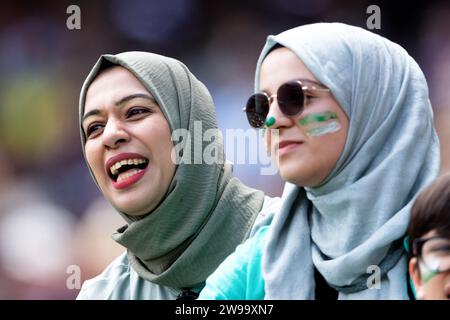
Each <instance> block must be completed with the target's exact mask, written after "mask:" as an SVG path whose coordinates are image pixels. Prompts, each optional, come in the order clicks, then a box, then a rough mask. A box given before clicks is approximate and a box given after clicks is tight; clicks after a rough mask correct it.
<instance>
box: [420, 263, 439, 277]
mask: <svg viewBox="0 0 450 320" xmlns="http://www.w3.org/2000/svg"><path fill="white" fill-rule="evenodd" d="M439 267H440V262H439V260H433V261H431V264H430V268H428V267H427V266H426V265H425V264H423V263H421V264H420V278H421V279H422V281H423V282H425V283H426V282H428V281H430V280H431V279H432V278H434V276H436V275H437V274H438V273H439V271H438V270H439Z"/></svg>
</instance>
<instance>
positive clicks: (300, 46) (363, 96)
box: [255, 23, 440, 299]
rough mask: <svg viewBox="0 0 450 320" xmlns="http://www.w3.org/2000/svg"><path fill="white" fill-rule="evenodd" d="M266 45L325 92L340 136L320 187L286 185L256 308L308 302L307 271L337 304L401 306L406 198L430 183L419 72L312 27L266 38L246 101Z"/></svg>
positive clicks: (390, 55)
mask: <svg viewBox="0 0 450 320" xmlns="http://www.w3.org/2000/svg"><path fill="white" fill-rule="evenodd" d="M276 44H280V45H282V46H284V47H287V48H289V49H291V50H292V51H293V52H294V53H295V54H296V55H297V56H298V57H299V58H300V59H301V60H302V61H303V63H304V64H305V65H306V66H307V67H308V69H309V70H310V71H311V72H312V73H313V74H314V76H315V77H316V78H317V79H318V80H319V81H320V82H321V83H323V84H324V85H325V86H327V87H328V88H330V89H331V92H332V93H333V95H334V97H335V98H336V100H337V101H338V102H339V104H340V106H341V107H342V108H343V110H344V111H345V113H346V114H347V116H348V117H349V131H348V135H347V140H346V144H345V148H344V150H343V153H342V154H341V156H340V158H339V160H338V162H337V164H336V166H335V167H334V169H333V170H332V172H331V173H330V174H329V175H328V177H327V178H326V179H325V181H324V182H323V183H322V184H321V185H320V186H317V187H314V188H303V187H298V186H295V185H293V184H290V183H287V184H286V187H285V190H284V191H283V196H282V201H283V205H282V207H281V210H280V211H279V212H277V214H276V215H275V217H274V220H273V222H272V225H271V229H270V231H269V234H268V242H267V244H266V247H265V249H264V252H263V259H262V264H263V266H262V268H263V276H264V280H265V291H266V296H265V298H266V299H314V290H315V283H314V268H317V270H318V271H319V272H320V273H321V274H322V275H323V277H324V278H325V280H326V281H327V283H328V284H329V285H330V286H331V287H333V288H335V289H337V290H338V291H339V299H348V298H351V299H407V298H408V295H407V287H406V273H407V267H406V263H407V261H406V256H405V253H404V251H403V248H402V246H401V240H402V238H403V236H404V235H405V233H406V229H407V225H408V221H409V214H410V213H409V212H410V208H411V206H412V203H413V201H414V199H415V196H416V195H417V193H418V192H420V191H421V189H422V188H423V187H425V186H426V185H427V184H429V183H430V182H431V181H432V180H433V179H435V178H436V177H437V175H438V172H439V157H440V155H439V141H438V138H437V135H436V132H435V129H434V125H433V113H432V109H431V104H430V101H429V98H428V87H427V83H426V80H425V77H424V75H423V73H422V71H421V70H420V68H419V66H418V65H417V63H416V62H415V61H414V60H413V58H411V57H410V56H409V55H408V53H407V52H406V51H405V50H404V49H403V48H402V47H400V46H399V45H397V44H395V43H393V42H391V41H389V40H388V39H386V38H383V37H381V36H379V35H376V34H374V33H371V32H369V31H366V30H364V29H362V28H359V27H354V26H349V25H345V24H341V23H317V24H311V25H305V26H301V27H297V28H294V29H290V30H287V31H285V32H283V33H281V34H279V35H276V36H269V37H268V39H267V42H266V45H265V47H264V48H263V50H262V52H261V55H260V58H259V60H258V64H257V70H256V78H255V89H256V91H258V90H259V71H260V67H261V64H262V62H263V60H264V58H265V57H266V55H267V54H268V52H269V51H270V49H271V48H272V47H273V46H274V45H276ZM376 273H377V274H378V275H379V276H380V280H381V282H379V283H378V285H379V288H378V286H377V283H376V282H373V281H372V280H374V279H376V275H377V274H376ZM374 275H375V276H374ZM374 281H376V280H374ZM369 287H370V288H369Z"/></svg>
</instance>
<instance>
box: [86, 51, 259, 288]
mask: <svg viewBox="0 0 450 320" xmlns="http://www.w3.org/2000/svg"><path fill="white" fill-rule="evenodd" d="M110 65H118V66H122V67H124V68H125V69H127V70H129V71H130V72H131V73H133V74H134V75H135V76H136V78H137V79H139V81H141V83H142V84H143V85H144V86H145V88H146V89H147V90H148V91H149V92H150V93H151V94H152V96H153V97H154V98H155V99H156V102H157V103H158V105H159V107H160V108H161V110H162V112H163V113H164V115H165V117H166V119H167V121H168V123H169V126H170V128H171V131H172V132H173V130H176V129H187V130H189V133H190V135H191V138H192V145H195V144H196V143H199V144H201V145H202V146H203V148H205V147H206V146H208V145H210V144H211V142H210V141H203V136H199V135H194V121H201V124H202V133H204V132H205V131H206V130H208V129H216V128H217V123H216V114H215V110H214V104H213V101H212V99H211V96H210V94H209V92H208V90H207V89H206V87H205V86H204V85H203V84H202V83H201V82H200V81H199V80H197V79H196V78H195V76H194V75H193V74H192V73H191V72H190V71H189V70H188V69H187V67H186V66H185V65H184V64H182V63H181V62H179V61H177V60H175V59H172V58H168V57H164V56H160V55H157V54H152V53H147V52H124V53H120V54H117V55H102V56H101V57H100V59H99V60H98V61H97V63H96V64H95V66H94V67H93V69H92V70H91V72H90V73H89V75H88V77H87V79H86V80H85V82H84V85H83V88H82V90H81V94H80V119H81V117H82V115H83V113H84V103H85V96H86V92H87V89H88V87H89V85H90V84H91V83H92V81H93V80H94V79H95V77H96V76H97V75H98V73H99V72H100V71H101V70H102V69H104V68H105V67H108V66H110ZM80 130H81V137H82V144H83V153H84V144H85V138H84V135H83V130H82V129H81V120H80ZM213 138H214V139H213V140H212V141H214V143H216V147H217V148H216V150H218V152H219V156H218V159H219V160H222V161H221V163H222V164H210V165H208V164H205V163H202V164H183V163H182V164H179V165H178V166H177V169H176V173H175V176H174V177H173V179H172V182H171V184H170V186H169V188H168V191H167V194H166V196H165V198H164V199H163V201H162V202H161V203H160V204H159V206H158V207H157V208H156V209H154V210H153V211H152V212H149V213H148V214H147V215H145V216H142V217H140V219H136V218H133V217H130V216H128V215H126V213H122V212H121V213H120V214H121V215H122V216H123V217H124V218H125V220H126V221H127V225H126V226H124V227H122V228H120V229H119V230H117V232H115V233H114V234H113V239H114V240H115V241H117V242H118V243H119V244H121V245H123V246H124V247H126V248H127V252H128V259H129V261H130V264H131V266H132V267H133V268H134V269H135V270H136V272H137V273H138V274H139V275H140V276H141V277H142V278H144V279H146V280H148V281H151V282H153V283H156V284H160V285H164V286H169V287H173V288H178V289H181V288H191V287H195V286H197V285H199V284H201V283H202V282H204V280H205V279H206V278H207V277H208V276H209V275H210V274H211V273H212V272H213V271H214V270H215V269H216V267H217V266H218V265H219V264H220V262H222V260H224V259H225V258H226V257H227V256H228V255H229V254H230V253H232V252H233V251H234V249H235V247H236V246H237V245H238V244H240V243H241V242H242V241H243V240H245V238H246V237H247V236H248V233H249V230H250V228H251V226H252V224H253V222H254V220H255V218H256V215H257V213H258V212H259V211H260V209H261V208H262V205H263V200H264V195H263V193H262V192H261V191H257V190H254V189H251V188H248V187H246V186H244V185H243V184H242V183H241V182H240V181H239V180H238V179H237V178H234V177H232V167H231V165H229V164H223V163H225V156H224V154H223V143H222V138H221V136H220V135H218V134H217V133H216V135H214V136H213ZM181 143H186V140H183V142H181ZM191 149H192V158H191V159H194V148H191ZM203 150H204V149H203ZM91 174H92V172H91ZM94 180H95V177H94Z"/></svg>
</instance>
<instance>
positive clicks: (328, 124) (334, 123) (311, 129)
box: [298, 111, 341, 137]
mask: <svg viewBox="0 0 450 320" xmlns="http://www.w3.org/2000/svg"><path fill="white" fill-rule="evenodd" d="M298 123H299V124H300V125H301V126H303V127H306V134H307V135H308V136H310V137H320V136H323V135H325V134H329V133H333V132H336V131H338V130H340V129H341V123H340V122H339V118H338V116H337V114H336V113H334V112H331V111H326V112H322V113H313V114H309V115H307V116H306V117H303V118H301V119H300V120H299V121H298Z"/></svg>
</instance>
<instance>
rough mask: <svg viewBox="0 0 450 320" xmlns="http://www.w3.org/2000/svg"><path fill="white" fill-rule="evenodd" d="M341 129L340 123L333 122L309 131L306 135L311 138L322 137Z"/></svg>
mask: <svg viewBox="0 0 450 320" xmlns="http://www.w3.org/2000/svg"><path fill="white" fill-rule="evenodd" d="M340 129H341V124H340V123H339V122H338V121H331V122H328V123H325V124H323V125H320V126H317V127H315V128H312V129H308V130H307V131H306V134H307V135H308V136H309V137H320V136H323V135H325V134H329V133H333V132H336V131H339V130H340Z"/></svg>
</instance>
